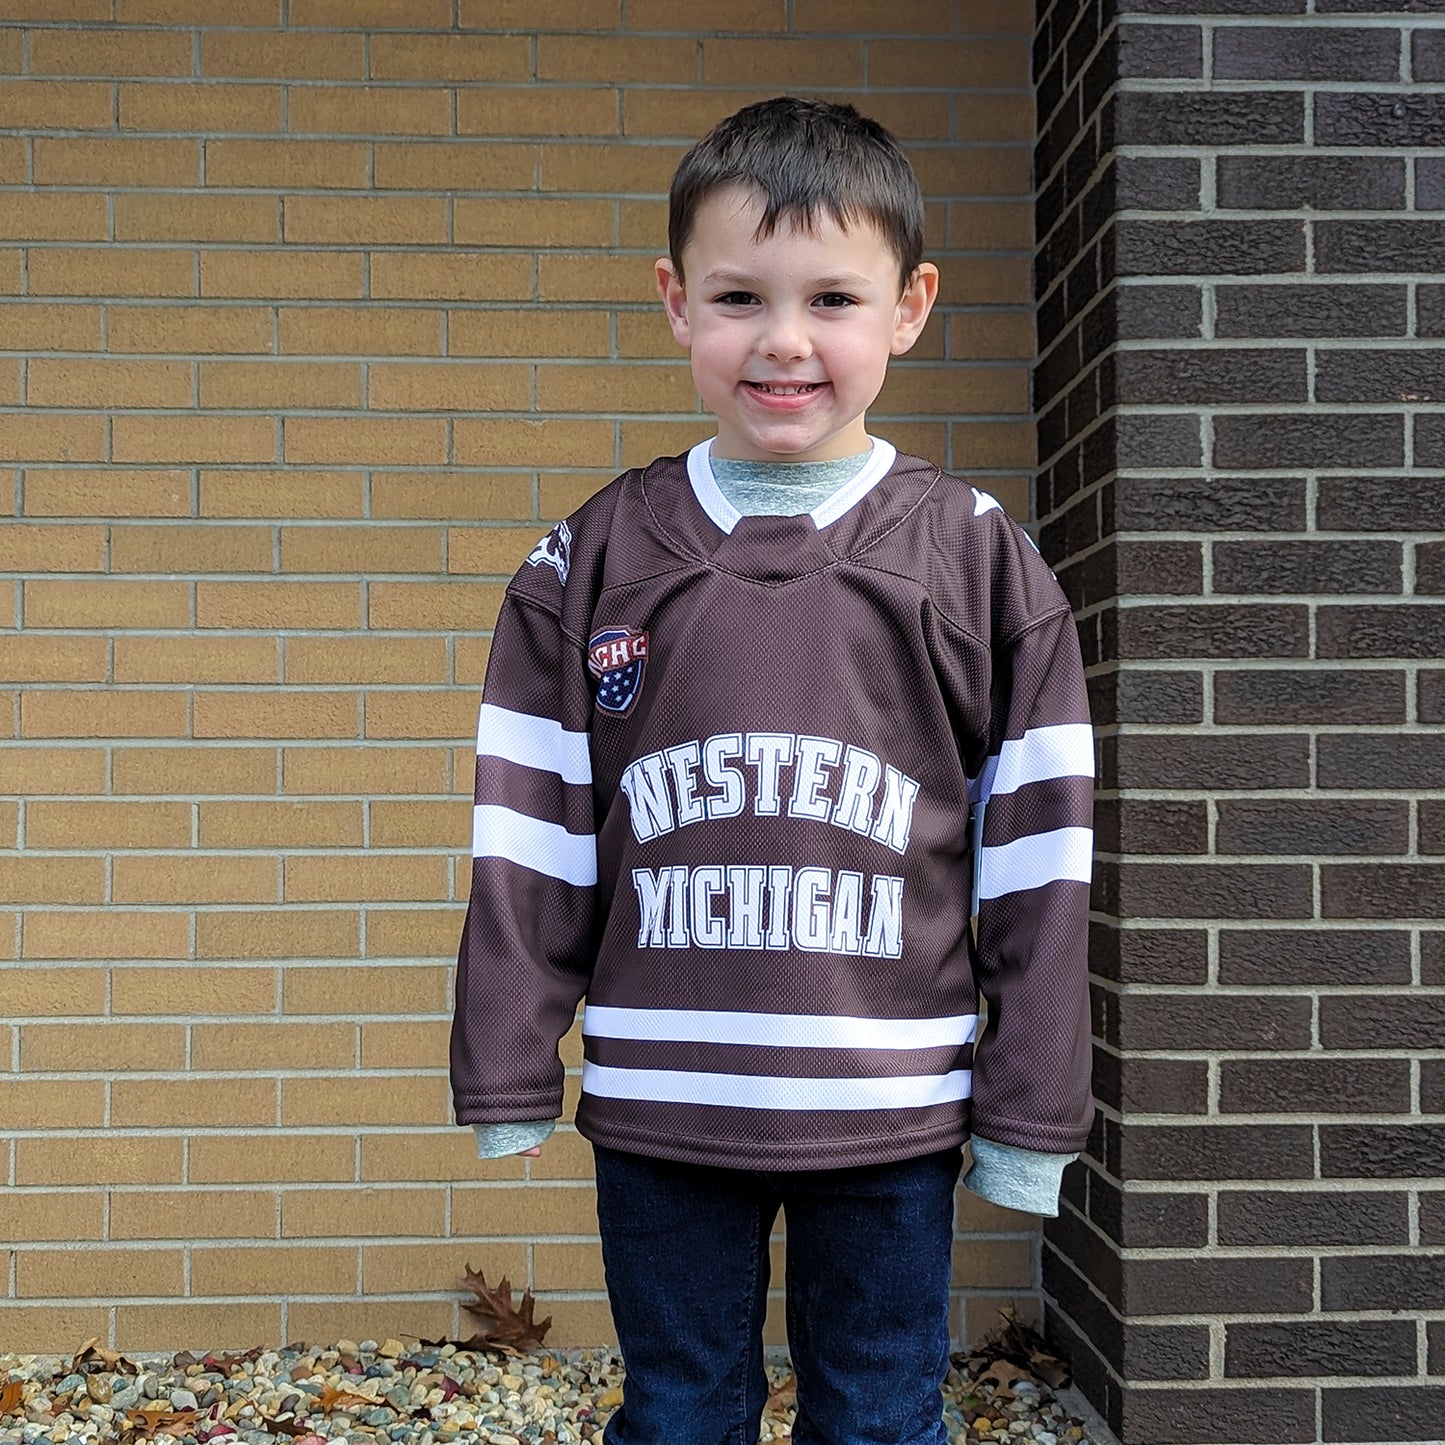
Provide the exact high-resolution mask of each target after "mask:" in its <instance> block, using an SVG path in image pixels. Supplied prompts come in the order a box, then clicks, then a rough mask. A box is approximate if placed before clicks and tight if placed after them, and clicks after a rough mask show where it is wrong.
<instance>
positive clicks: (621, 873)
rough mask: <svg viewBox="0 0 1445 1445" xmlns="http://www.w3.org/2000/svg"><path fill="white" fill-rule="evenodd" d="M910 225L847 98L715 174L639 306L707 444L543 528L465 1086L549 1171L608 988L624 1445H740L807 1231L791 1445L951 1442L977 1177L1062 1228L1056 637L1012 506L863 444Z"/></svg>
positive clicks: (483, 1125)
mask: <svg viewBox="0 0 1445 1445" xmlns="http://www.w3.org/2000/svg"><path fill="white" fill-rule="evenodd" d="M922 232H923V205H922V199H921V196H920V194H919V189H918V184H917V181H916V179H915V178H914V175H913V172H912V170H911V169H910V167H909V165H908V162H907V160H906V159H905V157H904V156H903V153H902V152H901V150H900V149H899V148H898V146H897V144H896V143H895V142H894V141H893V139H892V137H891V136H889V134H888V133H887V132H886V131H885V130H883V129H882V127H880V126H878V125H877V124H875V123H874V122H872V121H869V120H866V119H865V118H863V117H862V116H860V115H859V114H858V113H857V112H856V111H855V110H853V108H852V107H850V106H841V105H831V104H824V103H822V102H816V101H805V100H798V99H794V98H789V97H785V98H781V99H777V100H771V101H766V102H763V103H761V104H758V105H751V106H748V107H747V108H745V109H744V110H741V111H739V112H738V113H737V114H736V115H734V116H732V117H731V118H730V119H728V120H726V121H724V122H723V123H722V124H721V125H719V126H718V127H716V128H715V129H714V130H713V131H712V132H711V133H709V134H708V135H707V136H706V137H705V138H704V139H703V140H702V141H700V142H699V143H698V145H696V146H695V147H694V148H693V149H692V151H691V152H689V154H688V155H687V156H686V157H685V158H684V160H683V162H682V164H681V166H680V167H679V169H678V172H677V174H676V176H675V177H674V179H673V183H672V191H671V207H670V225H669V243H670V254H669V255H668V257H667V258H666V259H664V260H661V261H659V262H658V263H657V277H658V288H659V291H660V293H661V296H662V301H663V305H664V307H665V308H666V312H667V319H668V323H669V325H670V326H671V328H672V333H673V336H674V337H675V338H676V339H677V341H678V342H679V343H680V344H681V345H682V346H683V347H684V348H685V349H686V350H687V351H688V352H689V354H690V356H691V362H692V372H693V377H694V379H695V381H696V384H697V389H698V392H699V393H700V395H701V397H702V399H703V401H704V403H705V404H706V405H707V407H708V408H709V409H710V410H711V411H712V412H713V413H714V414H715V416H716V418H717V435H716V436H715V437H714V438H713V439H712V440H711V441H709V442H704V443H702V444H700V445H698V446H696V447H694V448H692V449H691V451H689V452H688V453H686V454H685V455H683V456H679V457H666V458H663V459H661V460H659V461H656V462H654V463H652V465H651V466H649V467H646V468H644V469H641V470H635V471H630V472H627V473H625V474H624V475H623V476H621V477H619V478H617V480H616V481H614V482H612V483H611V484H610V485H608V486H606V487H604V488H603V489H602V491H601V492H599V493H598V494H597V495H596V496H595V497H593V498H592V499H591V500H590V501H588V502H587V503H586V504H585V505H584V506H582V507H581V508H580V509H579V510H578V511H577V512H576V513H574V514H573V515H572V516H571V517H569V518H568V519H567V521H565V522H562V523H561V524H559V525H558V526H557V527H556V528H555V529H554V530H553V531H552V532H551V533H549V534H548V535H547V536H546V537H545V538H543V539H542V541H540V542H539V543H538V544H537V547H536V549H535V550H534V551H533V553H532V555H531V556H530V557H529V558H528V559H527V562H526V564H525V565H524V566H523V567H522V568H521V569H520V570H519V572H518V573H517V576H516V578H515V579H514V580H513V582H512V584H511V586H510V587H509V589H508V591H507V596H506V600H505V602H504V604H503V607H502V612H501V616H500V619H499V620H498V623H497V628H496V634H495V639H494V643H493V649H492V655H491V661H490V664H489V667H488V670H487V679H486V694H485V701H484V702H483V704H482V708H481V720H480V726H479V733H478V744H477V754H478V756H477V779H476V812H475V829H474V848H473V853H474V864H473V882H472V896H471V906H470V909H469V911H468V914H467V921H466V927H465V931H464V933H463V937H462V944H461V952H460V957H459V959H458V973H457V991H456V1017H455V1021H454V1025H453V1030H452V1054H451V1058H452V1087H453V1093H454V1099H455V1106H456V1116H457V1121H458V1122H459V1123H470V1124H475V1125H476V1126H477V1139H478V1146H479V1152H480V1154H481V1156H482V1157H484V1158H492V1157H498V1156H500V1155H502V1154H506V1153H523V1154H532V1155H535V1154H537V1153H538V1152H539V1146H540V1144H541V1142H542V1141H543V1140H544V1139H545V1138H546V1137H547V1135H548V1134H549V1133H550V1132H551V1130H552V1121H553V1120H554V1119H555V1118H556V1117H557V1116H558V1115H559V1114H560V1112H561V1109H562V1088H563V1068H562V1065H561V1063H560V1062H559V1061H558V1055H557V1044H558V1040H559V1038H560V1037H561V1035H562V1034H564V1033H565V1032H566V1031H567V1029H568V1027H569V1026H570V1025H571V1023H572V1019H573V1014H574V1011H575V1009H576V1007H577V1004H578V1002H579V1000H580V999H581V998H582V997H583V995H584V994H585V995H586V996H587V1008H586V1013H585V1017H584V1021H583V1026H582V1032H583V1044H584V1058H585V1062H584V1064H583V1072H582V1094H581V1100H580V1103H579V1104H578V1107H577V1128H578V1131H579V1132H580V1133H581V1134H583V1135H584V1136H585V1137H586V1138H587V1139H589V1140H590V1141H591V1142H592V1144H593V1146H594V1152H595V1156H596V1173H597V1207H598V1218H599V1224H600V1231H601V1237H602V1250H603V1260H604V1265H605V1269H606V1276H607V1288H608V1294H609V1297H610V1300H611V1304H612V1311H613V1318H614V1321H615V1323H616V1326H617V1331H618V1337H619V1342H620V1345H621V1348H622V1353H623V1357H624V1360H625V1363H626V1366H627V1382H626V1387H625V1401H624V1404H623V1406H622V1407H621V1408H620V1409H619V1410H618V1412H617V1413H616V1415H615V1416H614V1417H613V1419H612V1420H611V1422H610V1423H609V1425H608V1427H607V1432H606V1433H607V1439H608V1442H609V1445H723V1442H728V1445H733V1442H746V1445H752V1442H755V1441H756V1440H757V1438H758V1429H759V1419H760V1416H761V1413H762V1410H763V1407H764V1404H765V1401H766V1397H767V1382H766V1378H765V1376H764V1373H763V1368H762V1344H761V1327H762V1320H763V1313H764V1307H765V1304H766V1292H767V1286H768V1235H769V1232H770V1230H771V1228H772V1225H773V1222H774V1220H775V1219H776V1216H777V1212H778V1210H779V1208H780V1207H781V1208H782V1209H783V1211H784V1215H785V1219H786V1224H787V1276H788V1277H787V1327H788V1339H789V1344H790V1348H791V1353H792V1361H793V1367H794V1371H795V1374H796V1379H797V1394H798V1416H797V1422H796V1425H795V1427H794V1432H793V1438H794V1439H795V1440H796V1441H798V1442H799V1445H818V1442H824V1441H826V1442H828V1445H853V1442H860V1445H861V1442H863V1441H868V1442H884V1441H887V1442H895V1445H942V1442H943V1441H944V1440H945V1434H944V1428H943V1424H942V1420H941V1400H940V1389H939V1387H940V1384H941V1382H942V1379H943V1376H944V1374H945V1372H946V1369H947V1366H948V1351H949V1323H948V1286H949V1262H950V1244H951V1237H952V1221H953V1195H954V1188H955V1185H956V1182H957V1179H958V1174H959V1169H960V1162H961V1153H960V1145H961V1144H962V1142H963V1141H964V1140H965V1139H968V1138H969V1137H970V1136H972V1153H973V1160H974V1162H973V1166H972V1168H971V1170H970V1172H969V1175H968V1177H967V1179H965V1181H964V1182H965V1184H966V1185H967V1186H968V1187H969V1188H971V1189H972V1190H974V1191H975V1192H977V1193H978V1194H981V1195H983V1196H984V1197H985V1198H987V1199H991V1200H993V1201H995V1202H996V1203H999V1204H1003V1205H1008V1206H1012V1207H1015V1208H1021V1209H1027V1210H1031V1211H1035V1212H1038V1213H1044V1214H1055V1213H1057V1212H1058V1193H1059V1180H1060V1175H1061V1174H1062V1171H1063V1167H1064V1165H1065V1164H1066V1163H1068V1162H1069V1160H1071V1159H1073V1158H1075V1157H1077V1151H1078V1150H1079V1149H1081V1147H1082V1146H1083V1144H1084V1142H1085V1139H1086V1137H1087V1135H1088V1132H1089V1125H1090V1122H1091V1119H1092V1116H1093V1102H1092V1099H1091V1096H1090V1090H1089V1077H1090V1029H1089V1014H1088V1002H1087V984H1086V964H1085V920H1086V910H1087V906H1088V891H1089V889H1088V879H1089V875H1090V860H1091V833H1090V821H1091V803H1092V781H1093V749H1092V740H1091V734H1090V729H1089V722H1088V712H1087V707H1086V702H1085V694H1084V683H1083V675H1082V669H1081V666H1080V660H1079V651H1078V643H1077V638H1076V634H1075V630H1074V623H1073V619H1072V617H1071V616H1070V613H1069V607H1068V604H1067V602H1066V601H1065V599H1064V597H1063V594H1062V593H1061V592H1060V590H1059V588H1058V586H1057V584H1056V582H1055V581H1054V578H1053V576H1052V575H1051V573H1050V572H1049V570H1048V568H1047V567H1046V566H1045V565H1044V563H1043V561H1042V560H1041V559H1040V558H1039V556H1038V554H1037V552H1036V551H1035V550H1034V548H1033V546H1032V544H1031V543H1030V542H1029V540H1028V538H1027V537H1026V536H1025V534H1024V533H1023V532H1022V531H1021V530H1020V529H1019V527H1018V526H1017V525H1016V524H1015V523H1014V522H1012V521H1011V520H1009V518H1008V517H1007V516H1006V515H1005V514H1004V512H1003V511H1002V510H1001V509H1000V507H999V505H998V503H997V502H996V501H994V499H993V498H992V497H990V496H988V495H987V494H985V493H983V492H980V491H977V490H976V489H974V488H972V487H969V486H966V485H965V484H963V483H962V482H959V481H958V480H956V479H955V478H953V477H950V476H948V475H946V474H944V473H942V472H941V471H939V469H938V468H937V467H935V466H933V465H931V464H930V463H928V462H925V461H921V460H919V459H918V458H916V457H910V456H904V455H901V454H898V453H897V452H895V450H894V448H893V447H891V446H890V445H889V444H888V443H887V442H885V441H882V440H879V439H875V438H873V437H871V436H869V434H868V432H867V430H866V426H865V413H866V411H867V409H868V407H869V406H870V405H871V404H872V402H873V400H874V398H875V397H876V396H877V395H878V392H879V390H880V389H881V387H882V385H883V380H884V375H885V373H886V371H887V366H888V360H889V357H890V356H896V355H901V354H902V353H904V352H906V351H907V350H908V349H909V348H910V347H911V346H912V345H913V343H914V341H915V340H916V339H917V337H918V335H919V332H920V331H921V330H922V328H923V325H924V322H925V321H926V320H927V317H928V313H929V310H930V308H931V306H932V304H933V300H934V297H935V295H936V292H937V285H938V273H937V270H936V268H935V267H933V266H932V265H929V264H928V263H927V262H924V261H923V260H922V259H921V250H922ZM958 380H959V388H960V406H961V407H962V408H963V409H965V410H966V409H967V373H966V372H961V373H959V377H958ZM985 805H986V812H985ZM971 816H972V817H973V818H974V820H975V823H976V822H977V819H978V818H979V817H980V816H981V817H982V820H983V821H982V826H981V830H979V831H981V842H976V843H975V844H974V845H973V846H972V852H973V853H975V854H976V855H977V856H976V857H974V858H972V859H971V857H970V852H971V842H970V818H971ZM971 904H972V905H973V907H971ZM974 911H976V913H977V943H976V945H975V943H974V940H973V937H972V935H971V931H970V915H971V913H972V912H974ZM980 988H981V989H982V992H983V994H984V996H985V997H986V999H987V1003H988V1010H987V1015H988V1016H987V1023H986V1026H983V1027H982V1028H980V1020H979V1017H978V1014H977V1008H978V996H979V990H980Z"/></svg>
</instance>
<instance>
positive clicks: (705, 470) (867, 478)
mask: <svg viewBox="0 0 1445 1445" xmlns="http://www.w3.org/2000/svg"><path fill="white" fill-rule="evenodd" d="M714 440H715V439H714V438H712V437H709V438H708V439H707V440H706V441H702V442H698V444H697V445H696V446H695V447H693V448H692V449H691V450H690V451H689V452H688V454H687V477H688V480H689V481H690V482H691V483H692V493H693V496H695V497H696V498H697V503H698V506H700V507H701V508H702V509H703V511H704V512H706V513H707V515H708V516H709V517H710V518H711V519H712V521H713V522H714V523H715V524H716V525H717V527H718V528H719V530H721V531H723V532H727V533H729V534H731V532H732V530H733V528H734V527H736V526H737V524H738V522H739V521H741V520H742V515H743V514H742V513H741V512H740V511H738V509H737V508H736V507H735V506H733V504H732V503H731V502H730V501H728V499H727V498H726V497H725V496H723V494H722V489H721V488H720V487H719V486H718V484H717V480H716V478H715V477H714V476H713V473H712V444H713V441H714ZM868 440H869V441H870V442H872V443H873V451H872V454H871V455H870V456H869V458H868V460H867V461H866V462H864V463H863V468H862V470H861V471H860V472H859V473H858V475H857V476H855V477H854V478H853V480H852V481H850V482H845V483H844V484H843V485H842V486H841V487H840V488H839V489H838V490H837V491H836V492H834V493H833V495H832V496H831V497H829V498H828V499H827V501H825V502H821V503H819V505H818V506H816V507H814V508H813V510H812V511H811V512H809V513H808V515H809V516H810V517H811V518H812V519H813V525H814V526H815V527H816V528H817V529H818V530H819V531H820V532H821V531H822V530H823V528H824V527H829V526H831V525H832V524H833V523H834V522H836V521H837V520H838V519H839V518H840V517H842V516H845V515H846V514H847V513H848V512H850V511H851V510H852V509H853V508H854V507H856V506H857V505H858V503H859V502H861V501H862V500H863V498H864V497H866V496H867V495H868V493H869V492H871V491H872V490H873V488H874V487H876V486H877V485H878V483H879V482H881V481H882V480H883V478H884V477H886V476H887V475H888V473H889V471H890V470H891V469H892V466H893V462H894V459H895V458H896V457H897V456H898V449H897V448H896V447H894V446H893V444H892V443H891V442H886V441H884V440H882V438H880V437H869V438H868Z"/></svg>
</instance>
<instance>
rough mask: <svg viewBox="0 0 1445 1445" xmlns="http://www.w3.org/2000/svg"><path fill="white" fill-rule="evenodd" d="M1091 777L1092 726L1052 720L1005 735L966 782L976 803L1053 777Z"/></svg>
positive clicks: (969, 792)
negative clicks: (1015, 735)
mask: <svg viewBox="0 0 1445 1445" xmlns="http://www.w3.org/2000/svg"><path fill="white" fill-rule="evenodd" d="M1093 776H1094V729H1093V728H1092V727H1091V726H1090V725H1089V724H1088V723H1053V724H1051V725H1049V726H1048V727H1041V728H1030V729H1029V730H1028V731H1027V732H1026V733H1025V734H1024V735H1023V737H1021V738H1005V739H1004V742H1003V745H1002V747H1000V748H999V750H998V752H996V753H994V754H993V755H992V756H990V757H988V758H986V759H985V760H984V764H983V767H982V768H981V769H980V770H979V775H978V777H976V778H973V779H971V780H970V782H969V789H968V794H969V797H970V798H971V799H972V800H973V801H974V802H975V803H977V802H979V801H980V800H982V801H984V802H987V801H988V799H990V798H997V797H999V796H1001V795H1002V794H1004V793H1016V792H1018V790H1019V789H1020V788H1022V787H1025V786H1026V785H1027V784H1029V783H1047V782H1049V781H1050V780H1052V779H1054V778H1092V777H1093Z"/></svg>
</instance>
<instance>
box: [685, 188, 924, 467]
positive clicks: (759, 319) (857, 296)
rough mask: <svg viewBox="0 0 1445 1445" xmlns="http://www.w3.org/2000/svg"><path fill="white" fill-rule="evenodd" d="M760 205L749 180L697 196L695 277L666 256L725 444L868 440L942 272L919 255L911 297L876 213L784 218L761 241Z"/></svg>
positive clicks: (766, 447) (752, 447)
mask: <svg viewBox="0 0 1445 1445" xmlns="http://www.w3.org/2000/svg"><path fill="white" fill-rule="evenodd" d="M761 215H762V209H761V205H760V203H759V201H758V199H757V198H756V196H754V195H753V194H752V193H751V192H750V191H745V190H742V189H739V188H736V187H730V188H728V189H726V190H721V191H716V192H714V193H713V194H712V195H710V196H709V197H708V198H707V199H706V200H705V201H704V202H703V203H702V205H701V206H699V207H698V211H697V216H696V219H695V222H694V225H693V228H692V239H691V240H690V241H689V242H688V244H687V248H686V250H685V252H684V253H683V258H682V260H683V268H684V271H685V274H686V282H685V283H684V281H683V280H682V279H681V278H680V277H679V276H678V274H677V270H676V268H675V267H674V266H673V264H672V262H671V261H669V260H667V259H666V258H664V259H662V260H660V261H658V263H657V284H658V291H659V293H660V294H661V296H662V303H663V305H664V306H665V307H666V309H667V319H668V324H669V325H670V326H671V328H672V334H673V336H674V338H675V339H676V340H677V342H678V343H679V345H681V346H683V347H685V348H686V349H687V350H688V352H689V353H690V354H691V357H692V375H693V381H694V382H695V384H696V386H697V389H698V393H699V395H700V396H701V397H702V399H703V403H704V404H705V405H706V406H707V407H708V409H709V410H710V411H712V412H713V413H714V414H715V415H716V416H717V420H718V435H717V441H716V442H715V443H714V448H713V450H714V452H715V453H716V454H717V455H718V456H722V457H735V458H738V459H741V460H747V461H777V462H814V461H830V460H833V459H834V458H837V457H846V456H852V455H855V454H856V453H858V452H863V451H866V450H867V449H868V439H867V433H866V430H865V420H864V413H865V412H866V411H867V409H868V408H869V407H870V406H871V405H872V404H873V400H874V398H875V397H876V396H877V395H878V393H879V391H881V390H882V388H883V379H884V377H885V375H886V374H887V371H888V358H889V357H890V356H898V355H901V354H902V353H903V352H905V351H907V350H908V348H909V347H911V346H912V345H913V343H914V342H915V341H916V340H917V339H918V333H919V332H920V331H921V330H922V329H923V323H924V322H925V321H926V320H927V319H928V313H929V310H930V309H931V308H932V306H933V300H934V297H935V295H936V294H937V290H938V269H937V267H935V266H931V265H928V264H927V263H925V264H923V265H922V266H920V267H919V269H918V274H917V276H915V277H914V279H913V280H912V281H911V282H910V284H909V285H908V287H907V288H906V289H905V290H904V291H903V294H902V295H901V296H900V295H899V290H898V258H897V257H896V256H895V255H894V254H893V252H892V251H891V250H890V249H889V247H888V245H887V244H886V243H885V241H884V240H883V237H882V236H881V235H880V234H879V232H878V230H877V229H876V227H874V226H873V225H872V224H869V223H865V224H859V225H855V226H853V227H852V228H851V229H849V230H846V231H845V230H844V229H843V228H842V227H840V226H839V225H838V223H837V222H836V221H834V220H833V219H832V218H831V217H829V216H826V215H824V216H820V217H818V218H817V220H816V222H815V224H814V226H813V228H812V229H811V230H803V229H800V228H799V227H798V226H796V225H795V224H793V223H791V222H789V221H786V220H785V221H783V222H781V223H780V224H779V225H778V227H777V229H776V230H774V232H773V233H772V235H770V236H767V237H764V238H762V239H758V238H757V236H756V234H755V233H756V231H757V226H758V220H759V218H760V217H761Z"/></svg>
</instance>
